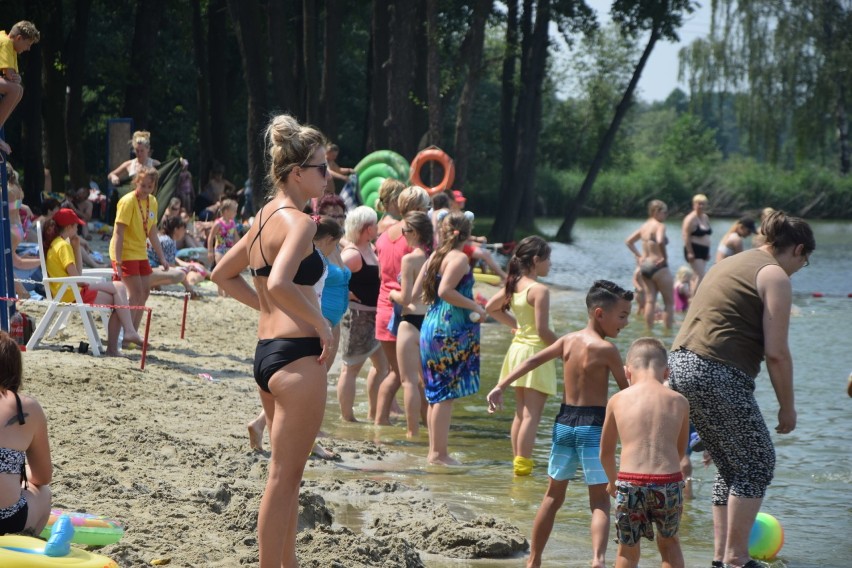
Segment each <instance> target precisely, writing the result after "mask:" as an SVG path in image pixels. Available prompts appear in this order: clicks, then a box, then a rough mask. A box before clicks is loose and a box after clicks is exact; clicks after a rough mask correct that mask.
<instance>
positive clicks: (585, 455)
mask: <svg viewBox="0 0 852 568" xmlns="http://www.w3.org/2000/svg"><path fill="white" fill-rule="evenodd" d="M632 301H633V292H629V291H627V290H625V289H623V288H621V287H620V286H618V285H616V284H613V283H612V282H609V281H607V280H597V281H596V282H595V283H594V284H593V285H592V287H591V288H590V289H589V293H588V294H587V295H586V307H587V309H588V313H589V323H588V324H587V325H586V327H585V328H584V329H581V330H580V331H575V332H574V333H569V334H568V335H564V336H562V337H560V338H559V339H557V340H556V341H555V342H554V343H553V344H552V345H550V346H549V347H547V348H545V349H543V350H541V351H539V352H538V353H537V354H536V355H533V356H532V357H530V358H529V359H527V360H526V361H524V362H523V363H521V365H519V366H518V367H517V368H516V369H515V370H514V371H512V372H511V373H510V374H509V375H508V376H507V377H505V378H503V379H501V380H500V382H499V383H498V384H497V386H496V387H494V389H493V390H492V391H491V392H490V393H488V411H489V412H494V411H495V410H498V409H500V408H502V407H503V390H505V388H506V387H508V386H509V385H510V384H512V383H513V382H514V381H516V380H517V379H519V378H521V377H522V376H523V375H525V374H527V373H529V372H530V371H532V370H533V369H535V368H537V367H539V366H541V365H542V364H544V363H546V362H548V361H551V360H553V359H556V358H557V357H561V358H562V369H563V375H564V381H565V386H564V394H563V397H562V408H561V409H560V411H559V415H558V416H557V417H556V423H555V424H554V425H553V448H552V450H551V452H550V464H549V466H548V469H547V473H548V475H549V476H550V484H549V485H548V487H547V493H545V495H544V499H543V500H542V502H541V506H540V507H539V509H538V513H537V514H536V516H535V522H534V524H533V530H532V539H531V540H532V544H531V546H530V557H529V559H528V560H527V567H528V568H533V567H537V566H541V558H542V553H543V552H544V547H545V545H546V544H547V539H548V538H549V537H550V532H551V531H552V530H553V523H554V521H555V519H556V513H557V511H559V508H560V507H562V503H563V502H564V501H565V491H566V490H567V489H568V481H569V479H571V477H573V475H574V473H575V472H576V471H577V466H578V465H580V464H582V466H583V474H584V476H585V478H586V485H587V486H588V488H589V506H590V508H591V510H592V524H591V533H592V554H593V558H592V566H593V567H594V568H604V566H605V565H606V559H605V555H606V541H607V538H609V508H610V507H609V495H608V494H607V492H606V483H607V476H606V473H605V472H604V470H603V467H602V466H601V462H600V457H599V454H600V439H601V428H602V427H603V423H604V416H605V414H606V398H607V387H608V383H609V375H610V373H612V375H613V376H614V377H615V381H616V383H618V387H619V388H621V389H624V388H627V378H626V377H625V375H624V367H623V365H622V362H621V355H619V353H618V349H616V347H615V345H613V344H612V343H610V342H609V341H607V340H606V338H607V337H615V336H617V335H618V334H619V332H620V331H621V330H622V329H624V328H625V327H626V326H627V321H628V318H629V316H630V308H631V302H632Z"/></svg>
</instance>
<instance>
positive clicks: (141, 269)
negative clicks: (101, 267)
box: [112, 259, 154, 281]
mask: <svg viewBox="0 0 852 568" xmlns="http://www.w3.org/2000/svg"><path fill="white" fill-rule="evenodd" d="M112 271H113V273H114V274H113V275H112V279H113V281H115V280H121V278H119V277H118V267H117V266H116V264H115V261H112ZM152 272H154V271H153V270H151V265H150V264H149V263H148V259H145V260H122V261H121V277H122V278H125V277H127V276H148V275H149V274H151V273H152Z"/></svg>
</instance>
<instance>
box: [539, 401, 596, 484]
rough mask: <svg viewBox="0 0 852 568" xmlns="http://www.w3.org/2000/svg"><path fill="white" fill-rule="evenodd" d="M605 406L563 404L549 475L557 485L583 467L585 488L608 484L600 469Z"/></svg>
mask: <svg viewBox="0 0 852 568" xmlns="http://www.w3.org/2000/svg"><path fill="white" fill-rule="evenodd" d="M605 416H606V407H605V406H571V405H568V404H563V405H562V407H561V408H560V409H559V415H557V416H556V422H555V423H554V424H553V447H552V448H551V450H550V463H549V464H548V467H547V474H548V475H549V476H550V477H551V478H553V479H555V480H556V481H565V480H566V479H571V478H573V477H574V474H575V473H576V472H577V466H578V465H580V464H582V465H583V475H584V476H585V478H586V485H599V484H601V483H607V481H608V479H607V477H606V472H604V469H603V466H602V465H601V459H600V453H601V447H600V446H601V430H602V428H603V422H604V417H605Z"/></svg>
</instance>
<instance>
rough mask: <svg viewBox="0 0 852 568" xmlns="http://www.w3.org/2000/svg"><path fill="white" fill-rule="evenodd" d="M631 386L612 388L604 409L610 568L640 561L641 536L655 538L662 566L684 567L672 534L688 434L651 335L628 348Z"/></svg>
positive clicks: (661, 351)
mask: <svg viewBox="0 0 852 568" xmlns="http://www.w3.org/2000/svg"><path fill="white" fill-rule="evenodd" d="M626 372H627V378H628V379H629V380H630V388H629V389H626V390H624V391H622V392H619V393H616V394H615V395H613V397H612V398H611V399H610V401H609V405H607V408H606V420H604V426H603V434H602V435H601V456H600V457H601V463H602V464H603V467H604V470H605V471H606V475H607V478H608V479H609V484H608V485H607V492H608V493H609V494H610V495H612V496H613V497H615V505H616V506H615V529H616V532H617V533H618V541H617V542H618V557H617V558H616V560H615V566H616V568H635V567H636V566H638V564H639V541H640V540H641V537H643V536H644V537H645V538H647V539H650V540H654V525H655V524H656V525H657V531H658V533H659V534H658V535H657V548H659V550H660V556H661V557H662V566H663V568H683V554H682V553H681V550H680V541H679V540H678V537H677V531H678V526H679V524H680V515H681V512H682V511H683V495H682V491H683V476H682V475H681V472H680V460H681V458H683V455H684V451H685V449H686V444H687V440H688V438H689V402H687V400H686V398H684V397H683V395H681V394H678V393H676V392H675V391H673V390H671V389H669V388H667V387H665V386H663V382H664V381H665V380H666V379H668V376H669V369H668V353H667V352H666V348H665V347H664V346H663V344H662V343H661V342H660V341H659V340H657V339H654V338H651V337H643V338H640V339H637V340H636V341H634V342H633V345H631V346H630V350H629V351H628V352H627V367H626ZM618 438H621V470H620V471H619V472H618V476H617V477H616V467H615V444H616V441H617V440H618Z"/></svg>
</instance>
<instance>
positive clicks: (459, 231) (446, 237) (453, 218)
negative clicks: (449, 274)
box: [423, 211, 471, 304]
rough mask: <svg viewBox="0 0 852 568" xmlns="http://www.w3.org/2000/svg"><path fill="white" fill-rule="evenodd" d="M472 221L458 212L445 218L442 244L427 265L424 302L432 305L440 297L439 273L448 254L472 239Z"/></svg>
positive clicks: (442, 225) (441, 229)
mask: <svg viewBox="0 0 852 568" xmlns="http://www.w3.org/2000/svg"><path fill="white" fill-rule="evenodd" d="M470 230H471V226H470V220H469V219H468V218H467V217H465V216H464V214H463V213H461V212H459V211H456V212H454V213H450V214H449V215H447V216H446V217H444V220H443V222H442V223H441V225H440V227H439V231H440V232H441V235H442V239H441V244H440V246H439V247H438V250H436V251H435V252H434V253H433V254H432V256H431V257H430V258H429V261H428V264H427V265H426V274H425V278H424V281H423V301H424V302H425V303H427V304H432V303H434V302H435V299H436V298H437V297H438V271H439V270H440V269H441V264H442V263H443V262H444V257H446V256H447V254H448V253H449V252H450V251H451V250H453V249H455V248H458V246H459V245H460V244H463V243H464V242H465V241H466V240H468V239H469V238H470Z"/></svg>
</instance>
